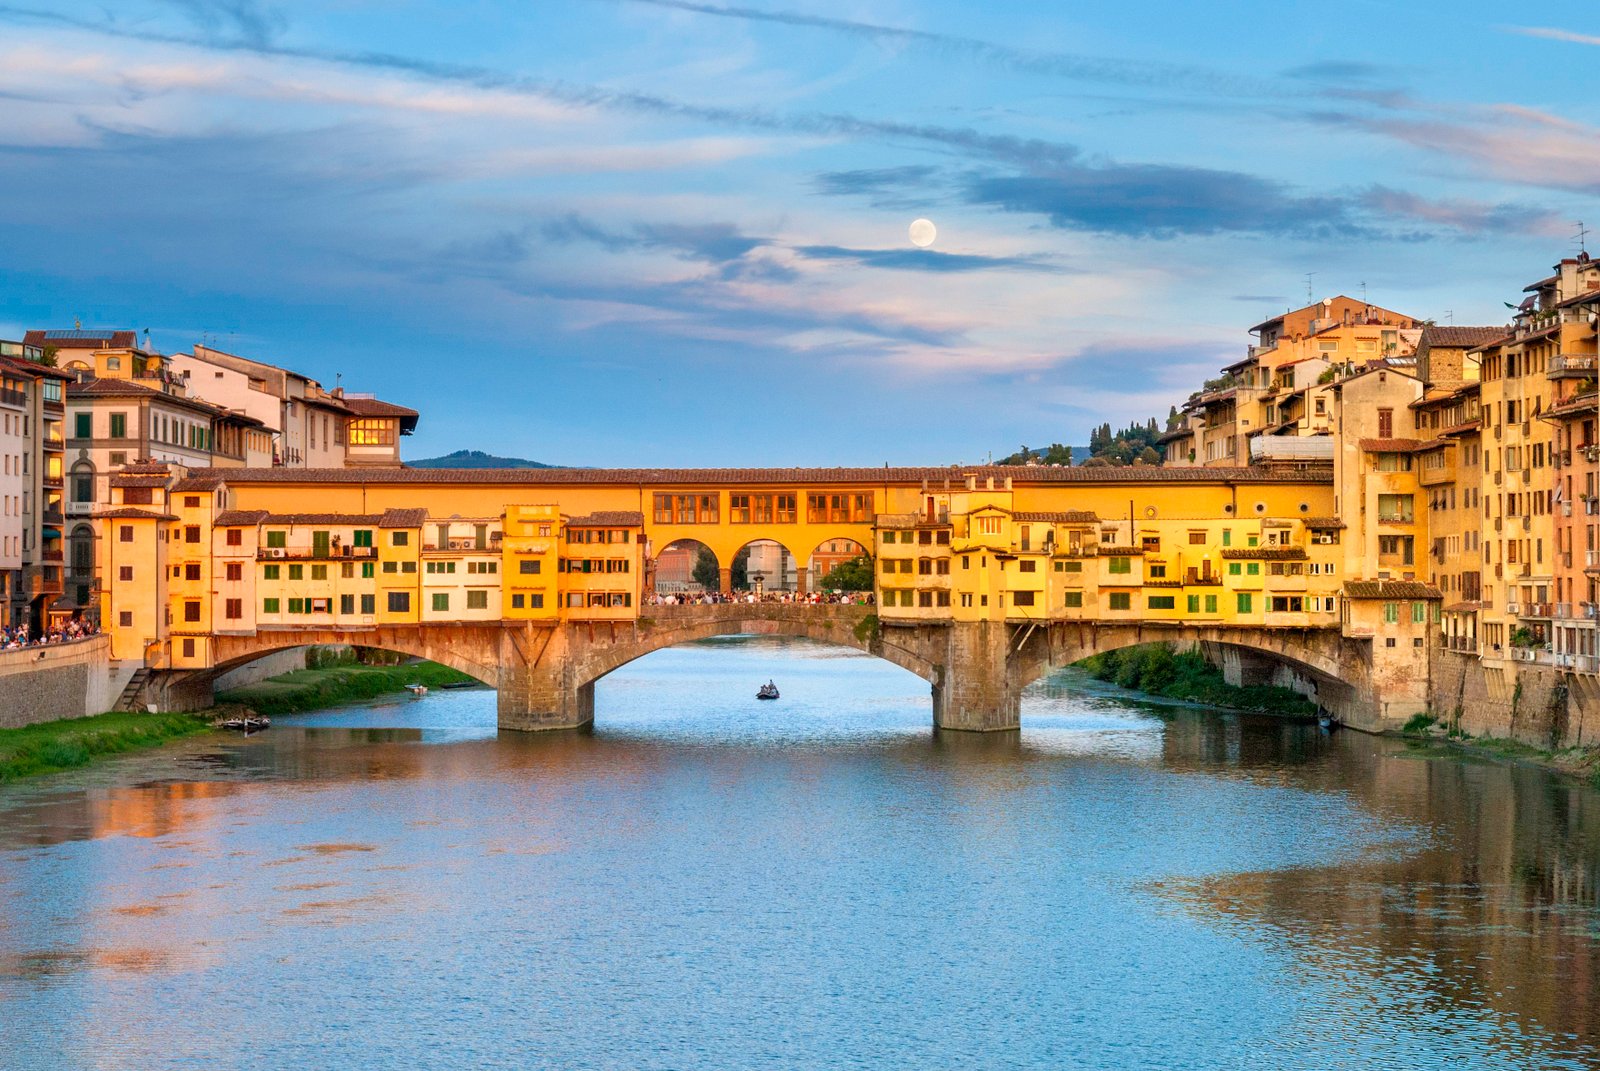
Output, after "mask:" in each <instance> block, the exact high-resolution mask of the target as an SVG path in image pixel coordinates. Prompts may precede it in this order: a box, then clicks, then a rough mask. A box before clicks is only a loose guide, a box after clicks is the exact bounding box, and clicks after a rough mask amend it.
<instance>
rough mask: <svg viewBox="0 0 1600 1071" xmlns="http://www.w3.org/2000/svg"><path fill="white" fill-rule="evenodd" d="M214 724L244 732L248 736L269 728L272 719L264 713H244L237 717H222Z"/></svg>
mask: <svg viewBox="0 0 1600 1071" xmlns="http://www.w3.org/2000/svg"><path fill="white" fill-rule="evenodd" d="M216 725H217V727H218V728H222V729H232V730H233V731H234V732H239V733H244V734H245V735H246V736H248V735H250V734H251V733H258V732H260V731H261V730H262V729H270V728H271V727H272V720H271V719H270V718H268V717H267V716H266V715H264V714H244V715H240V716H238V717H233V718H224V719H223V720H221V721H219V722H217V723H216Z"/></svg>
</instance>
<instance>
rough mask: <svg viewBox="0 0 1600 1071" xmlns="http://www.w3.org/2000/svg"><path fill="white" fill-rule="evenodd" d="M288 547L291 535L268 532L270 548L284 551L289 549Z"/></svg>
mask: <svg viewBox="0 0 1600 1071" xmlns="http://www.w3.org/2000/svg"><path fill="white" fill-rule="evenodd" d="M288 545H289V533H287V532H268V533H267V546H269V547H277V548H279V549H282V548H284V547H287V546H288Z"/></svg>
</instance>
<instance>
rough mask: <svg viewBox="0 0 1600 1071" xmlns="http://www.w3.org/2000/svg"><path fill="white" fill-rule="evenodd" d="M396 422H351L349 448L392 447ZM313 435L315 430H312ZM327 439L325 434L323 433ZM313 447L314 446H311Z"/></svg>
mask: <svg viewBox="0 0 1600 1071" xmlns="http://www.w3.org/2000/svg"><path fill="white" fill-rule="evenodd" d="M396 423H397V422H396V421H393V420H352V421H351V422H350V445H351V446H393V445H394V433H395V425H396ZM313 433H315V428H313ZM323 437H324V438H326V437H327V432H326V431H324V432H323ZM313 445H314V444H313Z"/></svg>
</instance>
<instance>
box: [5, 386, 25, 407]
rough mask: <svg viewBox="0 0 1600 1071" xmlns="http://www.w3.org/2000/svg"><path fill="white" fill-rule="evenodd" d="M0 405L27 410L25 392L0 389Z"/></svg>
mask: <svg viewBox="0 0 1600 1071" xmlns="http://www.w3.org/2000/svg"><path fill="white" fill-rule="evenodd" d="M0 405H14V406H16V407H17V408H18V409H26V408H28V395H27V392H25V391H20V390H4V389H0Z"/></svg>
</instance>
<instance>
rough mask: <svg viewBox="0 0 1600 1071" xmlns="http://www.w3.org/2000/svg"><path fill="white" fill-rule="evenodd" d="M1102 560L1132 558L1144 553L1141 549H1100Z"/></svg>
mask: <svg viewBox="0 0 1600 1071" xmlns="http://www.w3.org/2000/svg"><path fill="white" fill-rule="evenodd" d="M1099 553H1100V556H1101V557H1102V558H1134V557H1137V556H1139V555H1141V554H1143V553H1144V548H1143V547H1101V548H1100V549H1099Z"/></svg>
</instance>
